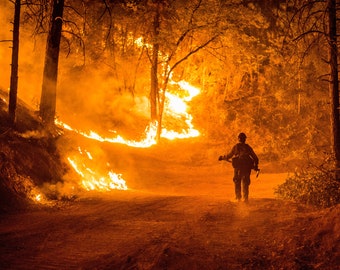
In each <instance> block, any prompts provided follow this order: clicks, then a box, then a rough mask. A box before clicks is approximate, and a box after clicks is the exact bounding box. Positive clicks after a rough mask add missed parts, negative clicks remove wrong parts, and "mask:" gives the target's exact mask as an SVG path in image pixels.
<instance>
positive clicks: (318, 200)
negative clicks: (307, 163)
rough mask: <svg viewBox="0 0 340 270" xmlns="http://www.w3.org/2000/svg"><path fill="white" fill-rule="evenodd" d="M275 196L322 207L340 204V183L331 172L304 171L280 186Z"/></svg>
mask: <svg viewBox="0 0 340 270" xmlns="http://www.w3.org/2000/svg"><path fill="white" fill-rule="evenodd" d="M275 194H276V195H277V196H278V197H280V198H284V199H290V200H294V201H297V202H301V203H305V204H310V205H314V206H320V207H330V206H333V205H336V204H338V203H339V202H340V182H339V181H337V180H336V179H335V176H334V174H333V173H332V172H331V171H330V170H327V171H325V170H303V171H302V172H300V173H295V174H294V175H293V176H290V177H288V178H287V179H286V182H285V183H283V184H281V185H279V186H278V187H277V188H276V190H275Z"/></svg>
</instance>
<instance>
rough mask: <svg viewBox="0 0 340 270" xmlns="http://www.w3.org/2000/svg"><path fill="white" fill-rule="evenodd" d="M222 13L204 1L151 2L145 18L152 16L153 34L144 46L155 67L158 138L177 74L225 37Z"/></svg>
mask: <svg viewBox="0 0 340 270" xmlns="http://www.w3.org/2000/svg"><path fill="white" fill-rule="evenodd" d="M218 12H219V7H216V6H214V4H213V3H209V2H208V1H202V0H199V1H196V2H193V3H189V4H183V3H176V2H175V1H156V2H154V3H153V2H147V8H146V10H145V13H144V14H143V17H144V16H145V17H144V18H146V17H147V16H146V15H147V14H152V16H151V18H152V21H151V22H150V24H151V26H150V28H151V31H150V32H147V31H146V32H145V33H144V38H143V42H145V43H143V44H144V47H145V48H146V53H147V56H148V59H149V60H150V65H151V77H150V78H151V85H150V104H151V120H152V121H154V122H157V138H158V139H159V138H160V136H161V132H162V117H163V111H164V102H165V94H166V91H167V87H168V83H169V80H170V79H171V76H172V75H173V71H174V70H175V69H176V67H178V66H179V65H180V64H181V63H182V62H184V61H185V60H187V59H188V58H189V57H190V56H192V55H193V54H195V53H196V52H198V51H200V50H201V49H203V48H205V47H206V46H208V45H209V44H210V43H211V42H213V41H214V40H215V39H216V38H217V37H218V36H219V35H220V34H221V31H220V28H219V25H218V24H219V21H220V18H219V17H218ZM146 43H148V44H150V45H151V46H146Z"/></svg>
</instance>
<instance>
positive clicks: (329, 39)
mask: <svg viewBox="0 0 340 270" xmlns="http://www.w3.org/2000/svg"><path fill="white" fill-rule="evenodd" d="M287 3H288V6H287V7H288V8H287V10H289V11H291V10H293V11H294V12H293V13H292V16H291V18H290V27H289V29H290V31H292V32H295V34H292V37H293V41H295V42H300V43H304V48H305V50H304V51H303V56H302V58H301V59H302V60H301V61H303V59H304V56H306V55H307V54H308V52H309V51H310V50H311V49H312V48H314V47H316V46H318V47H319V48H322V47H323V48H328V56H325V55H323V56H322V57H323V59H320V60H322V61H325V62H326V63H327V64H328V65H329V70H330V73H329V75H328V76H329V79H328V82H329V92H330V104H331V107H330V124H331V125H330V126H331V144H332V146H331V149H332V155H333V157H334V160H335V165H334V170H335V171H337V172H338V173H337V174H336V177H337V179H340V117H339V66H338V50H337V46H338V45H339V44H338V41H337V36H338V34H339V33H338V30H337V20H339V19H340V18H338V17H337V9H339V8H340V6H339V4H337V1H336V0H324V1H297V2H294V1H288V2H287ZM294 35H295V36H294ZM324 51H325V50H324ZM322 75H323V74H322Z"/></svg>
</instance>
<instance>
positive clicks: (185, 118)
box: [56, 38, 200, 190]
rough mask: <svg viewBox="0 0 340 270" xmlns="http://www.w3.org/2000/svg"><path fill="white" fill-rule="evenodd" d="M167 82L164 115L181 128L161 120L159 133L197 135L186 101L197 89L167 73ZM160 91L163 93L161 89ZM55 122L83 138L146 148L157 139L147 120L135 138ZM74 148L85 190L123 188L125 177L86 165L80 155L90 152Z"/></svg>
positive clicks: (174, 136) (88, 155)
mask: <svg viewBox="0 0 340 270" xmlns="http://www.w3.org/2000/svg"><path fill="white" fill-rule="evenodd" d="M134 43H135V44H136V45H137V46H139V47H142V46H146V47H147V48H149V49H152V45H150V44H146V43H144V42H143V38H138V39H136V40H134ZM160 57H163V58H164V59H166V57H167V56H166V55H162V54H161V53H160ZM164 62H166V61H164ZM163 68H164V69H169V67H168V66H164V67H163ZM169 86H170V87H172V88H174V89H171V91H165V95H164V98H165V100H164V116H166V117H170V118H171V119H174V120H175V121H178V123H179V124H180V125H179V126H181V127H182V128H181V130H168V129H167V128H166V121H163V127H162V130H161V134H160V136H161V137H162V138H166V139H169V140H174V139H184V138H192V137H197V136H199V135H200V132H199V131H198V130H196V129H194V126H193V124H192V116H191V115H190V114H189V113H188V102H190V101H191V100H192V98H193V97H195V96H197V95H198V94H199V93H200V89H198V88H196V87H194V86H192V85H191V84H189V83H188V82H186V81H184V80H182V81H179V82H175V81H174V80H173V79H172V74H169ZM161 91H163V93H164V90H161ZM183 122H184V123H185V124H186V126H187V127H186V128H183ZM56 124H57V125H59V126H61V127H62V128H64V129H66V130H70V131H73V132H76V133H78V134H80V135H82V136H84V137H86V138H89V139H92V140H96V141H100V142H109V143H119V144H125V145H127V146H130V147H137V148H148V147H150V146H152V145H154V144H156V143H157V140H156V138H157V125H158V123H157V122H154V123H150V124H149V125H148V126H147V127H146V129H145V131H144V138H143V139H141V140H138V141H135V140H126V139H124V138H123V137H122V136H120V135H118V134H117V135H115V136H114V137H111V138H108V137H104V136H102V135H100V134H98V133H97V132H95V131H93V130H89V131H82V130H77V129H74V128H72V127H71V126H69V125H68V124H66V123H63V122H62V121H60V120H56ZM115 133H116V132H115ZM78 152H79V155H80V156H81V158H77V157H73V158H70V157H69V158H68V161H69V163H70V164H71V166H72V168H73V169H74V170H75V172H76V173H77V174H78V175H79V176H80V177H81V178H82V182H81V185H82V186H83V187H84V188H85V189H86V190H111V189H121V190H126V189H127V186H126V184H125V180H124V179H123V178H122V175H121V174H117V173H114V172H112V171H111V170H110V171H109V172H108V173H107V174H106V175H105V174H104V175H105V176H103V175H102V174H100V173H98V172H96V171H94V170H93V169H91V168H89V167H87V166H86V165H85V163H84V162H83V159H84V157H86V159H87V160H93V157H92V155H91V153H89V152H88V151H86V150H84V151H83V150H82V149H81V148H80V147H78Z"/></svg>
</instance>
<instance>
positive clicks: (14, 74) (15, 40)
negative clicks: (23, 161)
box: [8, 0, 21, 126]
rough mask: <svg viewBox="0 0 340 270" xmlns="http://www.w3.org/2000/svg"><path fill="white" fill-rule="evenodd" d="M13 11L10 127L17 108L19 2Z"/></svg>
mask: <svg viewBox="0 0 340 270" xmlns="http://www.w3.org/2000/svg"><path fill="white" fill-rule="evenodd" d="M14 5H15V9H14V24H13V25H14V27H13V47H12V66H11V82H10V90H9V106H8V112H9V121H10V125H11V126H14V123H15V110H16V107H17V93H18V62H19V27H20V7H21V1H20V0H16V1H15V3H14Z"/></svg>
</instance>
